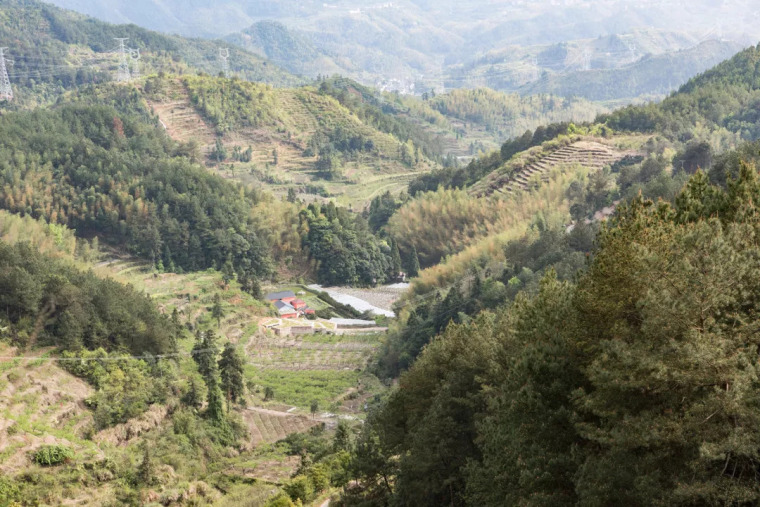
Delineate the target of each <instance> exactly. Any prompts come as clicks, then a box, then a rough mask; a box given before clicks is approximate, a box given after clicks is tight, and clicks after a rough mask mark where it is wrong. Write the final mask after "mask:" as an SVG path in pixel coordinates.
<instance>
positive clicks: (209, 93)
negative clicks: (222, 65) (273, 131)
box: [183, 76, 278, 161]
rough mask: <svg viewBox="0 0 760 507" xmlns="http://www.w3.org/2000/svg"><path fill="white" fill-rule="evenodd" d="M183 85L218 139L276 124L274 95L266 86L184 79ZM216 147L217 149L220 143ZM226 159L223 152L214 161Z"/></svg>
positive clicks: (195, 77) (211, 78)
mask: <svg viewBox="0 0 760 507" xmlns="http://www.w3.org/2000/svg"><path fill="white" fill-rule="evenodd" d="M183 83H184V84H185V86H187V89H188V90H189V91H190V98H191V100H192V101H193V104H195V105H196V107H197V108H198V109H199V111H200V112H201V114H203V116H205V117H206V118H207V119H208V120H209V121H211V122H212V123H213V124H214V125H216V128H217V132H218V133H219V134H220V135H221V134H224V133H226V132H229V131H230V130H232V129H239V128H242V127H254V128H258V127H262V126H270V125H277V124H278V120H277V115H276V110H275V106H276V101H275V95H274V93H273V90H272V88H271V87H269V86H267V85H264V84H260V83H253V82H248V81H240V80H238V79H233V80H227V79H218V78H215V77H209V76H187V77H185V78H184V79H183ZM217 145H218V146H220V145H221V143H220V141H217ZM222 149H223V148H222ZM217 153H219V149H218V148H217ZM226 158H227V155H226V152H225V153H224V157H222V158H219V157H217V160H219V161H221V160H224V159H226Z"/></svg>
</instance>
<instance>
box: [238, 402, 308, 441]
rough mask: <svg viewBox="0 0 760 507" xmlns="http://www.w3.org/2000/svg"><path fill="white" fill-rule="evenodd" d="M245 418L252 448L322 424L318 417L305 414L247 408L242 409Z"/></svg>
mask: <svg viewBox="0 0 760 507" xmlns="http://www.w3.org/2000/svg"><path fill="white" fill-rule="evenodd" d="M241 415H242V417H243V420H244V421H245V422H246V425H247V426H248V428H249V429H250V433H251V437H250V441H249V445H250V446H251V448H254V447H258V446H259V445H260V444H262V443H274V442H277V441H278V440H282V439H283V438H285V437H287V436H288V435H290V434H293V433H303V432H305V431H307V430H308V429H309V428H312V427H314V426H317V425H319V424H321V422H320V421H319V420H317V419H311V418H308V417H306V416H303V415H291V414H289V413H287V412H278V411H275V410H266V409H259V408H247V409H245V410H243V411H241Z"/></svg>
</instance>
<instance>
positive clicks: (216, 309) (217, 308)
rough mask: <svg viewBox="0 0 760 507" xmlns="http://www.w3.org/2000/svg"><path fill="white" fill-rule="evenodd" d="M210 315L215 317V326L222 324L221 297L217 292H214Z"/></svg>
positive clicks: (222, 309)
mask: <svg viewBox="0 0 760 507" xmlns="http://www.w3.org/2000/svg"><path fill="white" fill-rule="evenodd" d="M211 317H213V318H214V319H216V327H221V326H222V317H224V308H222V297H221V296H220V295H219V293H216V294H214V304H213V306H212V307H211Z"/></svg>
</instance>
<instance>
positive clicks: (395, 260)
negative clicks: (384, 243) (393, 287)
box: [391, 238, 401, 278]
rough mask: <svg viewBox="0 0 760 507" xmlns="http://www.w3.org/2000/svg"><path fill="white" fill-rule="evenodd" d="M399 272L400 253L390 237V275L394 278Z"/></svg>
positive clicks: (396, 244)
mask: <svg viewBox="0 0 760 507" xmlns="http://www.w3.org/2000/svg"><path fill="white" fill-rule="evenodd" d="M400 272H401V254H399V251H398V243H396V242H395V241H393V238H391V275H392V276H393V277H394V278H395V277H396V276H398V274H399V273H400Z"/></svg>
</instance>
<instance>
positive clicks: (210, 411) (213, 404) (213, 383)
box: [206, 363, 226, 424]
mask: <svg viewBox="0 0 760 507" xmlns="http://www.w3.org/2000/svg"><path fill="white" fill-rule="evenodd" d="M206 385H207V387H208V394H207V401H208V406H207V407H206V416H207V417H208V418H209V419H211V420H212V421H214V422H215V423H217V424H222V423H224V422H225V421H226V418H225V415H224V395H223V394H222V390H221V388H220V387H219V372H218V370H217V368H216V363H214V369H213V370H212V372H210V374H209V377H208V378H207V379H206Z"/></svg>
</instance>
